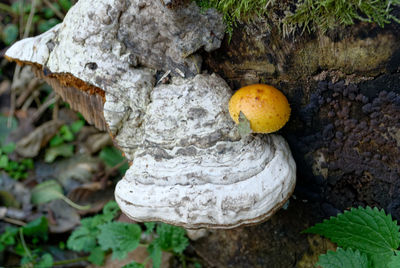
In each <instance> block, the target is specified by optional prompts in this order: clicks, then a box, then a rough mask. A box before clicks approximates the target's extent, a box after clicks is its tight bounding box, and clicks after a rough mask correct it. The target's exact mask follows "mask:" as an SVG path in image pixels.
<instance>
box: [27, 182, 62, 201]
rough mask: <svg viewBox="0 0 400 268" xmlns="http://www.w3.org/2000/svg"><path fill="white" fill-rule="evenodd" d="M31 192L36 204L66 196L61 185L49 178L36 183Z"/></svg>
mask: <svg viewBox="0 0 400 268" xmlns="http://www.w3.org/2000/svg"><path fill="white" fill-rule="evenodd" d="M31 194H32V195H31V200H32V203H33V204H34V205H40V204H44V203H48V202H50V201H52V200H56V199H61V198H62V197H63V196H64V195H63V190H62V187H61V185H60V184H59V183H58V182H57V181H55V180H48V181H45V182H42V183H40V184H38V185H36V186H35V187H34V188H33V189H32V193H31Z"/></svg>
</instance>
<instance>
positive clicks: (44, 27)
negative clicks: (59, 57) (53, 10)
mask: <svg viewBox="0 0 400 268" xmlns="http://www.w3.org/2000/svg"><path fill="white" fill-rule="evenodd" d="M59 23H60V21H59V20H58V19H56V18H51V19H47V20H42V21H40V22H39V24H38V30H39V32H40V33H44V32H46V31H48V30H50V29H51V28H53V27H54V26H56V25H57V24H59Z"/></svg>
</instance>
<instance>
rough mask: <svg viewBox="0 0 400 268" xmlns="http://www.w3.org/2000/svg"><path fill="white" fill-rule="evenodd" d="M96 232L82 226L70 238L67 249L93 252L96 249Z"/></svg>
mask: <svg viewBox="0 0 400 268" xmlns="http://www.w3.org/2000/svg"><path fill="white" fill-rule="evenodd" d="M96 236H97V232H96V230H91V229H90V228H88V227H87V226H80V227H78V228H77V229H75V230H74V231H73V232H72V234H71V235H70V236H69V238H68V241H67V247H68V248H69V249H71V250H74V251H85V252H91V251H92V250H94V249H95V248H96V244H97V241H96Z"/></svg>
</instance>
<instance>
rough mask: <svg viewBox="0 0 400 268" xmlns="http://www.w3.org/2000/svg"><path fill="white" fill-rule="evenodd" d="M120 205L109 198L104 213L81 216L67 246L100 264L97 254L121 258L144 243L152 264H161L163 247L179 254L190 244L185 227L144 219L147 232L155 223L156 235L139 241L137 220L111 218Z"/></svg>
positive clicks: (133, 264)
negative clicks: (122, 220)
mask: <svg viewBox="0 0 400 268" xmlns="http://www.w3.org/2000/svg"><path fill="white" fill-rule="evenodd" d="M118 213H119V208H118V205H117V204H116V203H115V202H109V203H108V204H107V205H106V206H105V207H104V209H103V213H102V214H99V215H96V216H94V217H88V218H85V219H82V220H81V226H80V227H78V228H77V229H75V231H73V232H72V234H71V236H70V237H69V239H68V242H67V247H68V248H69V249H71V250H75V251H84V252H90V253H91V255H90V256H89V258H88V260H89V261H91V262H92V263H95V264H97V265H101V263H102V261H101V262H100V261H99V259H100V257H98V256H103V257H101V258H104V254H105V252H109V251H112V254H113V255H112V257H113V259H123V258H125V257H126V254H127V253H129V252H130V251H132V250H134V249H136V248H137V247H138V246H144V247H147V251H148V252H149V255H150V258H151V259H152V261H153V267H160V265H161V257H162V251H168V252H171V253H174V254H178V255H179V256H182V252H183V251H184V250H185V248H186V247H187V245H188V244H189V242H188V239H187V238H186V236H185V230H184V229H182V228H180V227H176V226H171V225H168V224H164V223H145V225H146V228H147V230H146V232H145V233H147V234H149V233H151V232H152V231H153V230H154V228H155V227H156V238H155V239H154V240H153V241H151V243H150V244H148V245H147V244H140V238H141V234H142V229H141V228H140V226H139V225H137V224H128V223H122V222H116V221H114V218H115V217H116V216H117V215H118ZM129 265H130V266H127V267H142V266H141V265H142V264H138V263H135V262H134V263H131V264H129Z"/></svg>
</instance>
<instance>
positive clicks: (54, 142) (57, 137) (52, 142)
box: [49, 134, 64, 147]
mask: <svg viewBox="0 0 400 268" xmlns="http://www.w3.org/2000/svg"><path fill="white" fill-rule="evenodd" d="M63 143H64V140H63V138H61V136H60V135H59V134H57V135H55V136H54V137H53V138H51V140H50V142H49V145H50V147H56V146H58V145H60V144H63Z"/></svg>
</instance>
